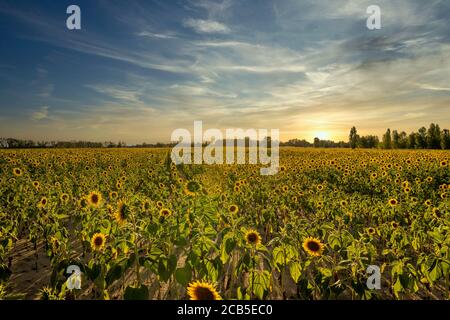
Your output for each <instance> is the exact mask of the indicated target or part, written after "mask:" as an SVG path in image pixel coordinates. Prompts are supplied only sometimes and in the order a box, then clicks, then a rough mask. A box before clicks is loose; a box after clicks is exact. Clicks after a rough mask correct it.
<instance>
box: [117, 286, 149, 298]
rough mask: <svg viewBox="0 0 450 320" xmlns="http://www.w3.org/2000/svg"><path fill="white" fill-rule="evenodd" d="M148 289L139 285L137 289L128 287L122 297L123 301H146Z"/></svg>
mask: <svg viewBox="0 0 450 320" xmlns="http://www.w3.org/2000/svg"><path fill="white" fill-rule="evenodd" d="M148 295H149V293H148V288H147V287H146V286H144V285H141V286H140V287H139V288H134V287H131V286H128V287H127V288H126V289H125V294H124V296H123V298H124V300H148Z"/></svg>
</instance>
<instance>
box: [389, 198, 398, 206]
mask: <svg viewBox="0 0 450 320" xmlns="http://www.w3.org/2000/svg"><path fill="white" fill-rule="evenodd" d="M397 203H398V201H397V199H394V198H392V199H389V205H390V206H391V207H395V206H396V205H397Z"/></svg>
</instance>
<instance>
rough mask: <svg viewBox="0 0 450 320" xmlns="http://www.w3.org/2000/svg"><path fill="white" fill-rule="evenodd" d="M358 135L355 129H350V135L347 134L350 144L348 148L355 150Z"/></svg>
mask: <svg viewBox="0 0 450 320" xmlns="http://www.w3.org/2000/svg"><path fill="white" fill-rule="evenodd" d="M358 138H359V136H358V133H357V131H356V128H355V127H352V128H351V129H350V134H349V144H350V148H352V149H355V148H356V146H357V144H358Z"/></svg>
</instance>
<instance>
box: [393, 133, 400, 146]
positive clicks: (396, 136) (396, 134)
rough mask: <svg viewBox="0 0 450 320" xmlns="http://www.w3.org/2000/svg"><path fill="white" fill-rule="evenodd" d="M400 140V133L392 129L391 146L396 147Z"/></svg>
mask: <svg viewBox="0 0 450 320" xmlns="http://www.w3.org/2000/svg"><path fill="white" fill-rule="evenodd" d="M399 141H400V135H399V134H398V131H397V130H394V131H392V148H393V149H398V144H399Z"/></svg>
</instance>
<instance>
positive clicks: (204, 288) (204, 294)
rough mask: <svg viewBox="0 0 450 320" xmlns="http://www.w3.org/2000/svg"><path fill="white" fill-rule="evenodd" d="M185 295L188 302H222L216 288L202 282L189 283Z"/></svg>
mask: <svg viewBox="0 0 450 320" xmlns="http://www.w3.org/2000/svg"><path fill="white" fill-rule="evenodd" d="M187 293H188V296H189V299H190V300H222V298H221V296H220V295H219V293H218V292H217V290H216V287H215V286H214V285H213V284H211V283H208V282H204V281H195V282H192V283H190V284H189V286H188V288H187Z"/></svg>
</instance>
